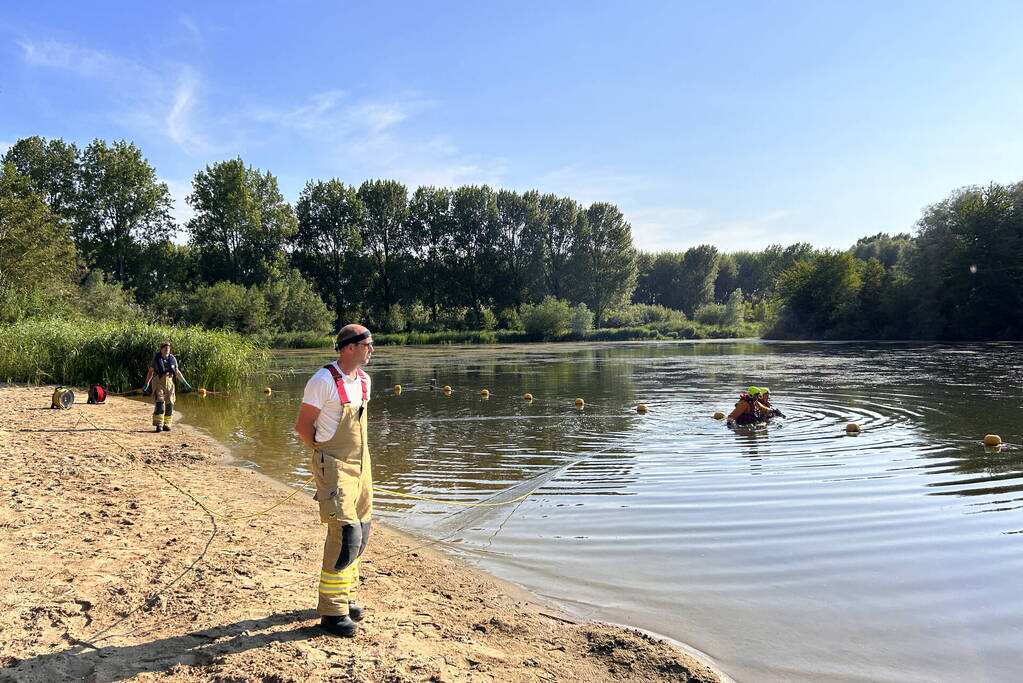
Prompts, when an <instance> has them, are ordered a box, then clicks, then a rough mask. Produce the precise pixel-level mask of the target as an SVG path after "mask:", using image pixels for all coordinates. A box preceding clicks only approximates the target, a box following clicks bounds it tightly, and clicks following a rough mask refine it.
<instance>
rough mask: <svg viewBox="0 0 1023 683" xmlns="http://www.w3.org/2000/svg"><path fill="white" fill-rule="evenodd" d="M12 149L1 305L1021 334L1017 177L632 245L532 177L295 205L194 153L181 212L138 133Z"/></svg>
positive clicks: (175, 315)
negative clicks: (728, 246)
mask: <svg viewBox="0 0 1023 683" xmlns="http://www.w3.org/2000/svg"><path fill="white" fill-rule="evenodd" d="M3 163H4V166H3V175H2V178H0V322H6V323H10V322H14V321H17V320H20V319H22V318H27V317H34V316H54V315H68V314H74V315H82V316H86V317H93V318H100V319H104V320H118V319H128V318H142V319H147V320H150V321H154V322H160V323H188V324H200V325H203V326H206V327H225V328H230V329H234V330H237V331H240V332H246V333H252V332H261V333H267V332H270V333H297V332H303V331H313V332H326V331H329V330H331V329H336V328H337V326H339V325H340V324H343V323H345V322H350V321H360V322H367V323H368V324H370V325H371V326H372V327H373V328H374V329H377V330H380V331H382V332H394V333H432V332H440V331H445V330H495V329H508V330H521V329H524V328H525V327H528V324H527V323H526V322H524V320H523V318H524V317H526V318H532V319H534V320H536V319H542V318H551V315H550V312H551V311H557V310H560V309H557V306H560V305H561V303H562V302H563V303H564V304H565V305H571V306H572V308H571V311H570V313H569V314H564V313H560V312H559V313H558V314H557V315H556V316H554V317H556V318H558V319H559V320H562V321H565V320H567V322H562V323H559V324H560V325H562V327H561V328H560V329H559V330H554V329H551V330H549V331H548V332H549V334H546V333H545V334H544V335H542V336H545V337H548V338H553V337H556V336H557V335H558V334H562V333H566V332H568V331H569V329H574V330H579V329H582V328H584V327H585V324H584V323H586V321H587V320H589V319H591V318H592V324H594V325H595V326H596V327H598V328H601V327H603V328H624V327H631V326H640V325H647V324H653V323H659V324H662V325H671V326H674V327H673V329H676V330H680V329H681V326H682V324H683V322H684V321H686V320H693V321H696V322H698V323H700V324H702V325H709V326H721V325H724V326H728V327H731V328H736V327H737V326H741V325H743V323H745V322H751V323H755V324H756V326H758V327H759V329H762V330H765V331H766V332H767V334H770V335H774V336H787V337H811V338H820V337H832V338H837V337H892V338H895V337H899V338H909V337H926V338H971V339H976V338H1009V337H1012V338H1018V337H1019V327H1020V324H1021V323H1020V320H1021V317H1020V315H1019V314H1020V312H1021V310H1020V295H1019V287H1018V284H1019V280H1020V278H1021V273H1020V264H1021V263H1023V259H1021V256H1023V253H1021V245H1020V240H1021V237H1020V233H1021V227H1020V225H1021V223H1020V221H1021V218H1020V216H1021V215H1023V212H1021V209H1023V207H1021V200H1020V197H1021V191H1020V186H1019V185H1015V186H1008V187H1003V186H998V185H992V186H991V187H989V188H987V189H984V190H980V189H976V188H967V189H963V190H960V191H957V192H956V193H954V194H953V195H952V196H951V197H950V198H949V199H947V200H945V201H944V202H942V203H940V204H937V205H935V206H933V207H930V208H928V209H927V210H926V212H925V215H924V217H923V218H922V219H921V221H920V223H919V224H918V226H917V228H918V230H917V234H916V235H915V236H911V235H909V234H900V235H895V236H889V235H885V234H878V235H875V236H874V237H870V238H864V239H861V240H860V241H859V242H857V244H856V245H855V246H854V247H853V248H852V249H851V250H849V251H847V252H839V251H831V250H818V249H815V248H814V247H812V246H811V245H809V244H796V245H792V246H789V247H781V246H773V247H768V248H767V249H765V250H762V251H737V252H735V253H725V254H722V253H719V252H718V250H717V249H715V248H714V247H711V246H706V245H704V246H699V247H694V248H692V249H689V250H687V251H685V252H684V253H656V254H652V253H644V252H637V251H636V250H635V249H634V248H633V244H632V231H631V227H630V225H629V223H628V222H627V220H626V219H625V217H624V216H623V215H622V213H621V211H619V210H618V208H617V207H615V206H613V205H612V204H609V203H606V202H596V203H593V204H591V205H589V206H583V205H581V204H579V203H578V202H576V201H574V200H573V199H571V198H567V197H558V196H556V195H553V194H543V193H541V192H539V191H535V190H534V191H529V192H525V193H518V192H512V191H508V190H500V189H497V190H495V189H492V188H490V187H487V186H485V185H483V186H476V185H469V186H462V187H458V188H453V189H452V188H438V187H419V188H416V189H415V190H414V191H411V192H410V191H409V189H408V188H406V187H405V186H404V185H402V184H400V183H398V182H396V181H393V180H368V181H366V182H364V183H362V184H361V185H359V186H358V187H356V186H354V185H346V184H345V183H343V182H341V181H340V180H337V179H331V180H310V181H309V182H308V183H307V184H306V186H305V187H304V189H303V190H302V192H301V194H300V195H299V197H298V201H297V202H296V203H295V205H294V206H292V205H290V204H289V203H288V202H286V201H284V198H283V196H282V195H281V193H280V190H279V189H278V185H277V179H276V178H275V177H274V176H273V175H272V174H271V173H270V172H267V171H262V170H259V169H254V168H252V167H251V166H247V165H246V164H245V163H244V162H243V161H242V160H241V159H231V160H227V161H223V162H220V163H215V164H211V165H210V166H207V167H206V168H204V169H202V170H200V171H199V172H198V173H196V175H195V177H194V179H193V183H192V192H191V194H190V195H189V197H188V203H189V205H190V206H191V208H192V211H193V217H192V218H191V219H190V220H188V221H187V222H186V223H185V224H184V225H177V224H175V222H174V220H173V219H172V218H171V214H170V208H171V197H170V193H169V191H168V188H167V186H166V184H164V183H162V182H160V181H159V180H158V179H157V174H156V172H155V170H154V169H153V168H152V166H151V165H150V164H149V162H148V161H147V160H146V159H145V157H144V156H143V154H142V152H141V150H139V149H138V147H136V146H135V145H134V144H131V143H128V142H125V141H118V142H114V143H108V142H106V141H103V140H96V141H94V142H92V143H91V144H89V145H88V146H87V147H85V148H84V149H79V148H78V147H77V146H76V145H74V144H71V143H66V142H64V141H63V140H60V139H55V140H45V139H42V138H39V137H30V138H24V139H22V140H19V141H18V142H17V143H15V144H14V145H13V146H12V147H11V148H10V149H9V150H8V151H7V152H6V154H5V155H4V156H3ZM177 233H183V234H184V235H186V236H187V243H186V244H183V245H182V244H177V243H175V242H173V241H172V239H171V238H172V237H173V236H175V234H177ZM736 246H740V245H736ZM995 311H1000V314H996V313H995ZM566 315H568V318H566ZM586 324H589V323H586ZM747 327H748V326H747ZM754 329H756V327H754Z"/></svg>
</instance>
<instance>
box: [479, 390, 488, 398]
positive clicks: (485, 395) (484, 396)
mask: <svg viewBox="0 0 1023 683" xmlns="http://www.w3.org/2000/svg"><path fill="white" fill-rule="evenodd" d="M480 396H482V397H483V398H489V397H490V389H483V390H482V391H480Z"/></svg>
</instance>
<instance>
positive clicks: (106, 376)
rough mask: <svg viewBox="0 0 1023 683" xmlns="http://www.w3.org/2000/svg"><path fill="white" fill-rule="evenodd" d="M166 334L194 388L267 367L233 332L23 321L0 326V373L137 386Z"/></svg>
mask: <svg viewBox="0 0 1023 683" xmlns="http://www.w3.org/2000/svg"><path fill="white" fill-rule="evenodd" d="M165 340H166V341H169V342H170V343H171V346H172V351H173V353H174V355H175V356H176V357H177V359H178V361H179V362H180V363H181V368H182V372H183V373H184V375H185V377H186V378H188V381H189V382H190V383H191V384H193V385H194V386H196V387H199V386H203V387H206V388H208V389H227V388H232V387H236V386H238V385H239V384H241V383H242V381H243V380H244V378H245V377H246V375H248V374H250V373H252V372H257V371H262V370H265V369H266V368H267V366H268V364H269V353H268V352H267V351H266V349H265V348H264V347H263V346H261V345H260V344H259V343H258V342H256V341H254V340H252V339H249V338H246V337H243V336H242V335H239V334H235V333H233V332H222V331H210V330H203V329H201V328H198V327H170V326H165V325H149V324H146V323H127V324H113V323H98V322H92V321H82V320H75V321H69V320H58V319H51V320H40V319H31V320H26V321H23V322H20V323H17V324H15V325H11V326H8V327H2V328H0V380H4V381H7V382H39V383H48V384H68V385H75V386H87V385H89V384H93V383H96V384H102V385H104V386H105V387H107V388H108V389H109V390H111V391H127V390H128V389H134V388H138V387H141V386H142V382H143V381H144V380H145V376H146V370H147V368H148V367H149V362H150V361H151V360H152V358H153V354H154V353H156V351H157V349H158V346H159V344H160V342H161V341H165Z"/></svg>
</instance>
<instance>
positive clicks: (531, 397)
mask: <svg viewBox="0 0 1023 683" xmlns="http://www.w3.org/2000/svg"><path fill="white" fill-rule="evenodd" d="M522 398H524V399H526V400H527V401H532V400H533V395H532V394H526V395H525V396H523V397H522Z"/></svg>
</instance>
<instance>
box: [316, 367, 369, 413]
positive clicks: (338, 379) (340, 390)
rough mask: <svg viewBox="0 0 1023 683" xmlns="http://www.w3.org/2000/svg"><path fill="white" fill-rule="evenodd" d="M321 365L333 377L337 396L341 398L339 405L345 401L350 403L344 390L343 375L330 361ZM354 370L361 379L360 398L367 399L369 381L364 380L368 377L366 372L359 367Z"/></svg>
mask: <svg viewBox="0 0 1023 683" xmlns="http://www.w3.org/2000/svg"><path fill="white" fill-rule="evenodd" d="M323 367H325V368H327V371H328V372H330V376H331V377H333V378H334V384H336V385H337V397H338V398H339V399H341V405H344V404H345V403H351V401H349V400H348V392H347V391H345V376H344V375H342V374H341V373H340V372H338V369H337V368H336V367H334V364H333V363H331V364H330V365H324V366H323ZM356 372H358V373H359V379H361V380H362V400H363V401H368V400H369V382H367V381H366V380H368V379H369V378H368V377H366V373H365V372H363V371H362V370H361V369H360V370H356Z"/></svg>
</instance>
